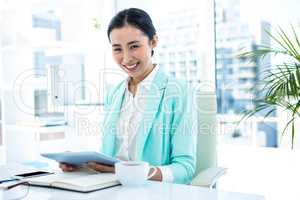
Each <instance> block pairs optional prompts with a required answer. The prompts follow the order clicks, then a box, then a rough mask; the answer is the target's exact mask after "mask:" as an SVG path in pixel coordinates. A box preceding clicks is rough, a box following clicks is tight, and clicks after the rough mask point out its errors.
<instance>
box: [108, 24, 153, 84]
mask: <svg viewBox="0 0 300 200" xmlns="http://www.w3.org/2000/svg"><path fill="white" fill-rule="evenodd" d="M110 40H111V45H112V55H113V58H114V59H115V61H116V62H117V64H118V65H119V66H120V67H121V68H122V69H123V70H124V71H125V72H126V73H127V74H128V75H129V76H130V77H132V78H134V79H137V80H143V78H145V76H146V75H147V74H148V72H150V71H151V70H152V66H153V65H152V61H151V50H152V49H153V48H154V47H156V45H157V37H156V36H155V37H154V38H153V39H152V40H151V41H150V40H149V38H148V37H147V36H146V35H145V34H144V33H143V32H142V31H141V30H139V29H137V28H135V27H133V26H130V25H127V26H124V27H122V28H115V29H113V30H112V31H111V33H110Z"/></svg>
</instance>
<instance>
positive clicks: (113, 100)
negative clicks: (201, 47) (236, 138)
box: [60, 8, 196, 183]
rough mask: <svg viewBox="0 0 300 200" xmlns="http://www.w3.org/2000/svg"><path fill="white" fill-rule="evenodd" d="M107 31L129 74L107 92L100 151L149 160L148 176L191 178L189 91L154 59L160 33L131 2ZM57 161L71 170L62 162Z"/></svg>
mask: <svg viewBox="0 0 300 200" xmlns="http://www.w3.org/2000/svg"><path fill="white" fill-rule="evenodd" d="M107 35H108V39H109V41H110V43H111V46H112V56H113V58H114V60H115V61H116V63H117V64H118V65H119V66H120V67H121V69H122V70H124V71H125V72H126V73H127V75H128V78H127V79H126V80H124V81H122V82H121V83H120V84H118V85H117V86H116V87H115V88H114V89H113V90H112V91H110V93H109V94H108V95H107V97H106V102H105V110H106V112H107V113H106V117H105V120H104V136H103V148H102V152H103V153H105V154H108V155H111V156H115V157H118V158H119V159H122V160H143V161H147V162H149V163H150V165H152V166H156V169H157V170H156V173H155V175H154V176H153V177H152V178H151V179H152V180H157V181H167V182H174V183H189V182H190V181H191V179H192V178H193V175H194V172H195V162H196V161H195V157H196V144H195V143H196V134H195V131H194V130H196V126H195V125H196V119H195V112H192V110H191V108H192V102H191V99H192V92H190V90H189V89H188V87H187V85H186V84H185V83H184V82H180V81H178V80H176V79H174V78H172V77H169V76H167V75H166V74H165V73H164V71H163V69H162V68H160V67H159V66H156V64H154V63H152V56H153V54H154V50H153V49H154V48H155V47H156V46H157V43H158V38H157V35H156V30H155V28H154V26H153V24H152V21H151V18H150V17H149V15H148V14H147V13H146V12H145V11H143V10H140V9H136V8H130V9H126V10H123V11H121V12H119V13H118V14H117V15H116V16H115V17H114V18H113V19H112V20H111V22H110V24H109V27H108V31H107ZM88 166H89V167H90V168H92V169H94V170H97V171H100V172H114V167H111V166H105V165H101V164H99V163H94V162H91V163H88ZM60 167H61V168H62V169H63V170H64V171H72V170H74V167H73V166H69V165H65V164H61V165H60ZM149 173H152V171H150V172H149Z"/></svg>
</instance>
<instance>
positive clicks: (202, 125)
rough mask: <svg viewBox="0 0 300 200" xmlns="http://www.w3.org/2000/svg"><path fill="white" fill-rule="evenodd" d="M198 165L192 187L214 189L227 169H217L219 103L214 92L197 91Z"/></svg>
mask: <svg viewBox="0 0 300 200" xmlns="http://www.w3.org/2000/svg"><path fill="white" fill-rule="evenodd" d="M195 98H196V104H197V117H198V136H197V164H196V173H195V177H194V179H193V180H192V182H191V185H195V186H202V187H208V188H214V187H215V185H216V182H217V180H218V179H219V177H221V176H222V175H224V174H225V173H226V169H225V168H222V167H217V150H216V145H217V118H216V114H217V108H216V107H217V103H216V95H215V93H214V92H208V91H200V90H197V92H196V95H195Z"/></svg>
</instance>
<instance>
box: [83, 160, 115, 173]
mask: <svg viewBox="0 0 300 200" xmlns="http://www.w3.org/2000/svg"><path fill="white" fill-rule="evenodd" d="M88 167H89V168H91V169H93V170H96V171H100V172H114V167H111V166H107V165H102V164H99V163H95V162H89V163H88Z"/></svg>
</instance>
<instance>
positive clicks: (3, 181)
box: [0, 178, 19, 184]
mask: <svg viewBox="0 0 300 200" xmlns="http://www.w3.org/2000/svg"><path fill="white" fill-rule="evenodd" d="M17 180H19V179H16V178H14V179H6V180H0V184H1V183H7V182H11V181H17Z"/></svg>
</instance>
